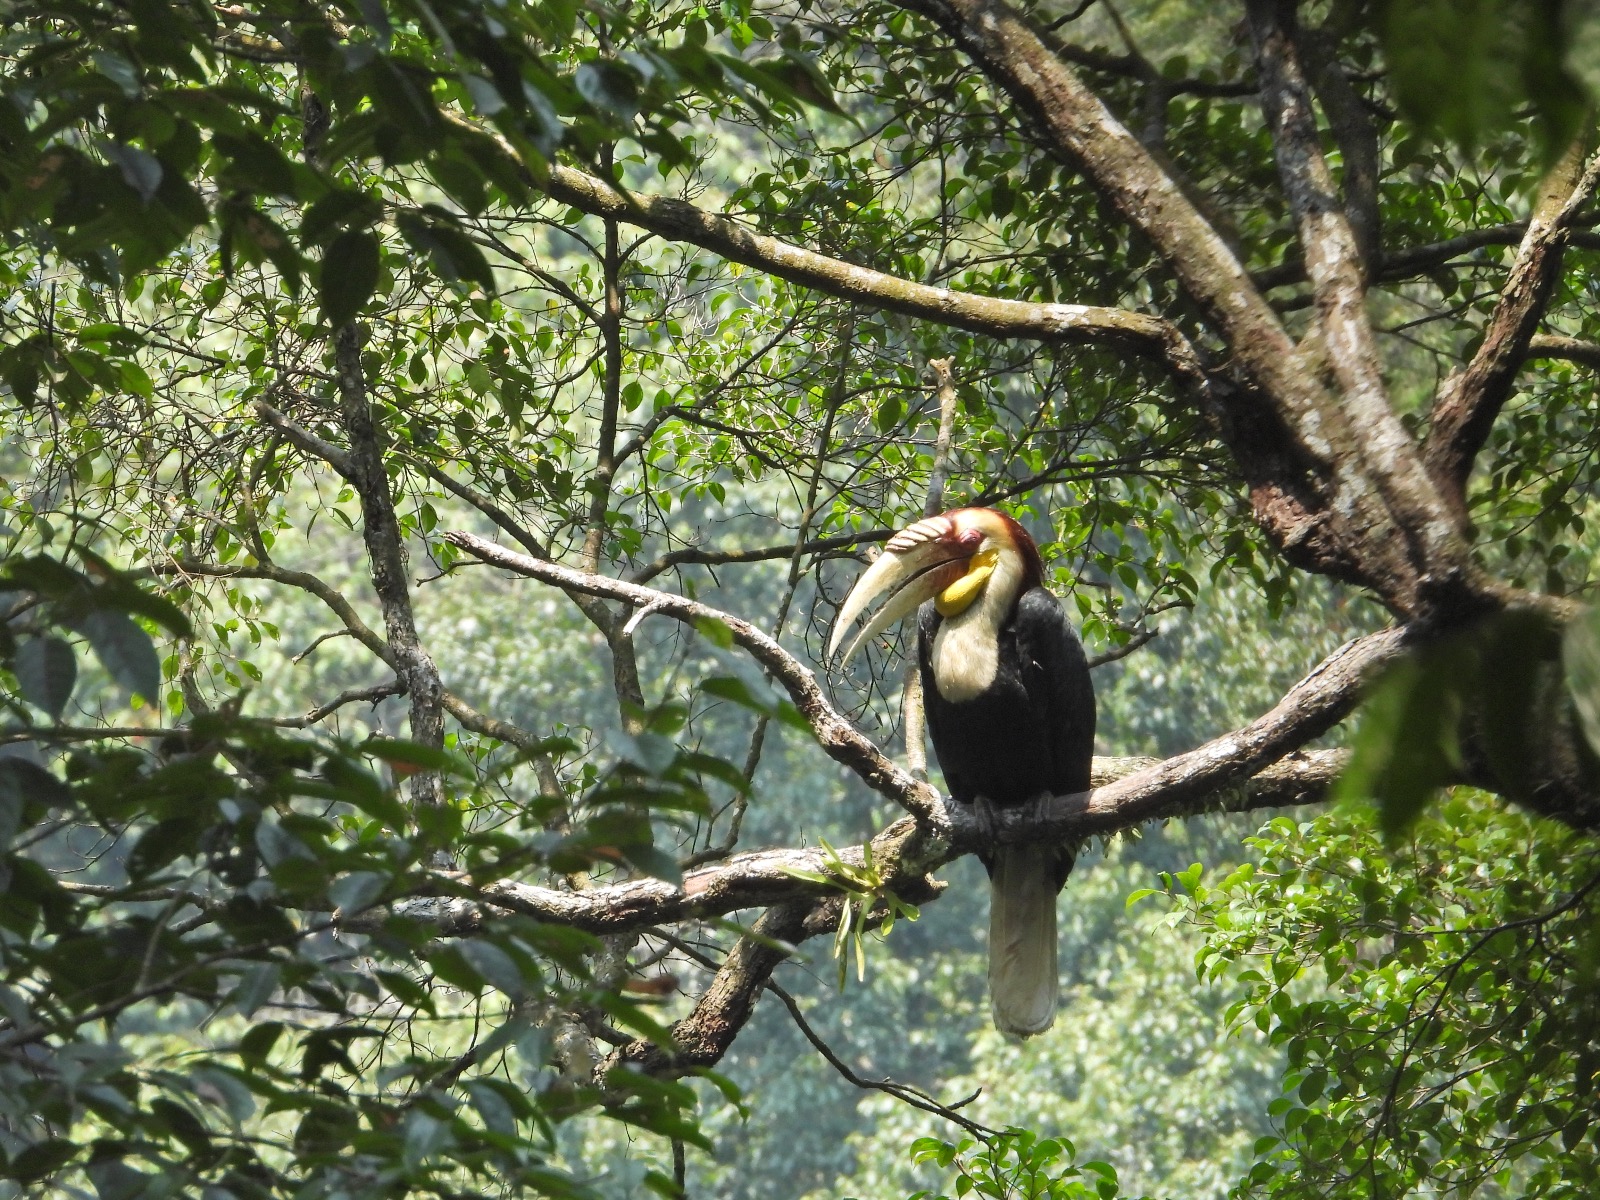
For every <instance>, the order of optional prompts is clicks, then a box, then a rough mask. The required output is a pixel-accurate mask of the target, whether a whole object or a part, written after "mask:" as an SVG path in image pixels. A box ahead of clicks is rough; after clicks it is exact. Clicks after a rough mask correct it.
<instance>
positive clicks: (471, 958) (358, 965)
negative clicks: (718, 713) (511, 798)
mask: <svg viewBox="0 0 1600 1200" xmlns="http://www.w3.org/2000/svg"><path fill="white" fill-rule="evenodd" d="M82 558H83V561H84V563H85V565H86V566H87V567H88V568H89V570H88V571H87V572H84V571H79V570H77V569H75V568H73V567H70V566H68V565H66V564H64V563H61V562H59V561H55V560H52V559H48V558H44V557H36V558H32V559H26V560H19V561H15V562H12V563H9V564H7V565H6V567H5V574H4V579H3V581H0V587H3V588H4V589H5V593H4V602H5V609H4V615H5V620H4V621H3V623H0V704H3V705H4V708H5V710H6V717H5V720H4V726H3V728H0V737H3V738H4V745H5V746H6V753H5V755H4V756H3V757H0V1179H9V1180H12V1181H15V1182H16V1183H18V1184H21V1185H25V1186H28V1187H44V1186H52V1185H55V1186H68V1187H78V1188H81V1187H83V1186H85V1185H87V1186H89V1187H92V1188H93V1190H94V1191H95V1193H96V1194H97V1195H98V1196H100V1197H101V1198H102V1200H135V1198H137V1197H151V1198H154V1197H157V1196H166V1195H173V1194H199V1193H200V1192H201V1191H202V1190H204V1191H205V1194H207V1195H210V1196H217V1197H230V1196H232V1197H239V1198H241V1200H243V1198H245V1197H267V1196H278V1195H286V1194H295V1195H300V1196H331V1195H338V1194H359V1195H392V1196H401V1195H407V1194H413V1193H420V1194H445V1193H450V1194H459V1189H460V1188H462V1187H467V1188H469V1190H474V1189H476V1188H481V1187H484V1186H501V1185H504V1186H509V1187H512V1188H517V1189H526V1191H527V1192H528V1193H530V1194H540V1195H586V1194H589V1193H588V1190H587V1185H586V1184H584V1183H583V1182H582V1181H581V1180H580V1179H579V1178H578V1177H576V1176H574V1175H572V1174H570V1173H569V1172H568V1171H567V1170H565V1169H563V1168H562V1167H561V1166H560V1165H559V1163H558V1156H557V1154H556V1152H555V1146H554V1130H555V1126H556V1125H557V1123H558V1122H560V1121H561V1120H563V1119H565V1118H567V1117H569V1116H572V1115H574V1114H576V1113H579V1112H582V1111H585V1110H591V1109H594V1108H595V1107H596V1106H599V1107H600V1108H602V1109H603V1110H604V1111H605V1112H606V1113H607V1114H608V1115H610V1116H612V1117H615V1118H617V1119H619V1120H622V1121H625V1122H628V1123H630V1124H632V1125H636V1126H638V1127H640V1128H643V1129H646V1130H649V1131H652V1132H654V1133H657V1134H659V1135H662V1136H668V1137H674V1138H679V1139H683V1140H688V1141H691V1142H694V1143H696V1144H704V1140H703V1138H702V1137H701V1136H700V1134H699V1133H698V1131H697V1128H696V1126H695V1125H694V1123H693V1121H692V1120H691V1119H690V1118H689V1117H688V1116H686V1113H687V1112H688V1111H690V1110H691V1109H692V1106H693V1104H694V1097H693V1094H692V1092H691V1091H690V1090H689V1089H688V1088H686V1087H685V1086H683V1085H681V1084H677V1083H672V1082H667V1081H657V1080H652V1079H649V1078H646V1077H643V1076H639V1075H637V1074H633V1073H628V1072H612V1074H611V1076H610V1077H609V1078H608V1079H607V1080H606V1081H605V1083H604V1086H599V1085H597V1084H596V1083H595V1082H594V1081H593V1080H592V1079H590V1078H588V1077H586V1076H583V1075H577V1076H574V1075H572V1074H571V1073H570V1072H568V1073H565V1074H563V1073H562V1072H561V1071H559V1070H557V1069H555V1067H554V1066H553V1065H552V1063H553V1059H552V1055H551V1049H550V1045H549V1040H550V1039H549V1037H548V1036H547V1032H546V1029H547V1027H548V1025H549V1023H550V1020H551V1018H552V1014H555V1013H559V1012H564V1011H583V1012H591V1013H594V1014H596V1015H597V1019H601V1020H604V1021H605V1022H607V1023H609V1024H611V1025H612V1026H614V1027H616V1028H619V1029H623V1030H626V1031H627V1032H628V1033H629V1034H630V1035H633V1036H642V1037H646V1038H655V1039H665V1038H666V1037H667V1032H666V1030H665V1029H664V1028H663V1027H662V1026H661V1025H660V1024H659V1022H658V1021H657V1020H656V1019H655V1018H653V1017H652V1016H651V1015H650V1013H649V1011H648V1009H647V1008H646V1007H644V1006H643V1005H642V1003H641V1002H640V1001H638V1000H635V999H632V998H627V997H624V996H623V995H621V994H620V993H619V992H617V991H616V990H615V989H614V987H611V986H602V985H601V984H600V983H598V982H597V981H596V980H595V978H594V977H593V975H592V973H591V969H590V963H591V961H592V955H593V953H594V951H595V950H596V949H597V946H598V943H597V941H596V939H594V938H592V937H590V936H588V935H585V934H582V933H579V932H577V931H575V930H572V929H567V928H561V927H554V926H549V925H544V924H540V923H538V922H535V921H533V920H530V919H526V918H521V917H514V916H505V917H499V918H487V919H484V920H482V921H481V922H479V923H478V924H477V925H476V926H475V927H473V928H472V929H471V930H470V931H469V932H466V933H460V931H457V932H458V934H459V936H455V937H441V936H440V934H441V929H440V927H439V925H438V923H437V920H434V919H430V917H429V910H428V908H427V901H428V899H429V898H430V897H432V898H449V897H452V896H454V897H458V898H461V897H471V896H473V895H475V894H476V893H477V891H478V889H480V888H481V887H482V886H483V885H484V884H486V883H489V882H492V881H494V880H496V879H498V878H502V877H505V876H507V875H509V874H511V873H513V872H521V871H524V870H527V869H529V868H531V867H535V866H538V865H540V864H543V863H546V862H556V863H562V864H565V867H566V869H569V870H572V869H594V868H595V865H596V864H597V863H598V864H602V865H603V864H604V863H605V862H606V861H607V860H608V859H612V858H616V859H623V860H626V861H632V862H636V863H649V864H657V860H659V859H661V858H662V857H663V856H661V855H660V854H659V852H656V851H654V850H653V849H652V843H651V833H650V823H651V822H650V815H649V814H650V812H651V811H653V810H656V809H660V808H662V807H663V806H665V807H667V808H671V809H675V810H686V811H689V812H697V811H699V807H700V804H699V801H698V800H697V799H696V798H697V797H699V798H700V799H703V797H704V792H703V787H704V783H703V780H702V776H703V774H704V770H705V769H706V765H707V764H706V763H705V762H703V761H699V760H696V761H694V762H686V761H684V760H683V759H682V757H681V755H679V754H677V753H676V752H672V751H671V747H670V743H667V742H666V741H665V739H664V738H663V737H662V736H661V734H660V733H659V732H658V731H656V732H648V733H646V734H643V735H641V737H640V738H639V739H635V742H634V743H633V745H632V746H631V748H630V758H631V759H632V760H634V761H631V762H629V763H625V764H621V765H619V767H617V768H616V769H613V770H611V771H609V772H606V773H605V774H604V776H603V778H602V779H601V780H600V781H599V782H598V783H597V786H596V787H595V788H594V789H592V794H590V795H589V796H587V797H586V798H585V800H584V801H583V803H582V804H581V805H580V806H579V807H580V809H581V811H580V812H579V813H577V814H574V815H573V816H572V817H571V818H570V819H563V820H560V821H557V820H554V819H553V818H554V817H555V816H556V813H555V811H554V810H555V809H556V808H557V807H559V805H560V803H561V802H560V801H559V800H556V799H549V800H545V801H542V802H535V803H532V804H529V805H527V806H525V809H524V811H523V812H522V813H521V814H520V816H521V820H520V822H519V821H517V820H510V819H504V818H502V819H499V820H496V821H492V822H481V821H478V822H475V821H473V820H470V819H469V817H468V814H469V813H471V812H472V811H473V810H474V807H475V806H474V803H473V801H474V798H475V797H476V798H481V797H479V795H478V792H477V790H476V789H477V785H476V783H475V782H474V780H473V775H472V770H471V767H470V765H469V764H468V763H467V762H466V761H465V760H464V759H462V758H460V757H459V756H458V755H456V754H454V753H453V752H441V751H437V750H431V749H429V748H427V747H423V746H419V745H415V744H412V743H407V742H400V741H385V740H380V739H369V740H368V741H366V742H363V743H361V744H357V745H352V744H344V743H339V742H334V741H330V740H313V739H311V738H308V737H304V736H299V735H295V736H289V735H286V734H285V733H284V732H283V731H281V730H279V729H275V728H273V727H271V726H270V725H266V724H262V723H257V722H253V721H249V720H244V719H241V718H239V717H237V716H234V715H230V714H228V713H225V712H222V711H220V710H219V711H218V712H215V713H212V714H210V715H202V716H196V717H194V718H193V719H192V720H191V721H190V722H189V723H188V724H187V725H185V726H183V727H181V728H180V729H177V730H168V731H157V732H159V733H160V737H159V745H157V746H156V747H155V748H154V752H151V751H150V750H147V749H144V748H141V747H140V745H139V742H140V741H141V740H144V741H147V742H156V741H157V740H158V739H157V738H156V737H155V736H152V737H151V738H149V739H140V738H137V737H131V736H130V737H123V738H120V739H117V740H85V741H79V740H78V738H79V736H80V734H81V731H78V730H74V729H72V728H71V727H67V726H62V725H60V724H58V723H57V720H58V718H59V717H60V716H61V714H62V713H63V711H64V710H65V709H66V708H67V706H68V704H69V703H70V702H71V701H72V699H73V696H74V691H75V680H76V679H77V675H78V670H77V658H78V656H79V654H80V653H81V652H82V650H83V648H84V647H85V644H86V645H87V648H89V649H91V650H92V651H93V653H94V654H95V656H96V657H97V659H98V660H99V663H100V665H101V666H102V667H103V668H104V669H105V671H106V672H107V673H108V674H109V675H110V676H111V677H112V678H113V679H114V680H115V681H117V682H118V683H120V684H121V685H122V686H123V688H124V689H125V690H126V691H128V692H132V693H135V694H138V695H141V696H151V695H153V694H155V693H156V692H157V691H158V684H159V679H160V676H159V666H160V664H159V658H158V657H157V652H156V649H155V647H154V645H153V643H152V639H151V636H150V633H149V632H148V631H147V629H146V627H145V625H144V624H143V622H145V621H149V622H151V623H153V624H159V625H160V626H164V627H165V628H166V629H167V630H168V631H169V632H172V633H174V634H178V635H182V634H185V633H187V631H188V624H187V622H186V620H185V619H184V618H183V616H182V614H181V613H180V612H179V611H178V610H177V609H176V608H174V607H173V606H172V605H171V604H170V602H168V601H167V600H165V599H163V598H161V597H158V596H155V595H152V594H151V593H149V592H147V591H145V590H143V589H142V588H140V587H139V586H137V585H136V584H135V583H133V582H131V581H130V580H129V579H128V578H127V577H126V576H124V575H122V574H120V573H118V572H116V571H115V570H113V569H112V568H111V567H110V565H109V564H107V563H106V562H105V561H104V560H102V559H99V558H98V557H96V556H94V555H92V554H83V555H82ZM139 711H141V712H143V711H148V710H139ZM136 715H137V714H136ZM61 738H67V739H70V740H71V741H72V742H73V744H76V745H77V746H78V748H76V749H73V750H71V751H70V752H68V753H64V754H56V753H54V752H47V751H46V750H45V749H44V748H45V747H49V746H52V745H55V744H57V741H58V739H61ZM663 747H665V750H666V751H667V753H666V756H665V758H664V759H662V760H661V761H656V758H654V757H652V756H653V755H656V753H657V752H658V751H662V750H663ZM375 768H379V769H382V768H387V774H388V776H389V778H385V777H384V776H383V774H381V773H380V771H379V770H375ZM416 770H437V771H441V772H443V773H445V774H446V776H447V777H448V778H449V779H450V781H451V784H450V787H448V788H447V795H448V796H449V797H450V799H449V800H448V801H447V802H446V803H444V804H442V805H439V806H435V807H423V808H415V807H408V806H406V805H405V804H403V803H402V802H401V800H400V799H399V797H398V794H397V792H396V790H395V787H394V784H393V777H394V776H403V775H404V774H406V773H408V772H412V771H416ZM726 773H727V772H726V770H723V771H722V772H721V774H726ZM441 856H446V857H448V858H449V859H450V860H451V862H452V864H453V865H454V866H455V867H456V868H457V869H456V870H441V869H440V868H439V865H438V864H439V863H440V861H441ZM666 865H667V866H668V867H669V868H670V867H672V864H670V861H669V862H668V863H667V864H666ZM672 869H675V868H672ZM358 915H361V916H363V920H362V922H361V923H360V928H361V929H362V931H363V932H362V933H360V934H355V933H351V932H348V931H346V930H344V929H342V928H341V925H342V923H343V922H345V921H348V920H349V919H350V918H352V917H355V916H358ZM474 1180H476V1181H477V1182H476V1184H474V1183H473V1182H472V1181H474ZM658 1182H660V1181H658ZM663 1186H666V1184H665V1183H663Z"/></svg>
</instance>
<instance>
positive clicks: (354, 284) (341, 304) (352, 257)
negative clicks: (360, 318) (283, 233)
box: [317, 229, 380, 329]
mask: <svg viewBox="0 0 1600 1200" xmlns="http://www.w3.org/2000/svg"><path fill="white" fill-rule="evenodd" d="M379 266H380V263H379V254H378V239H377V237H376V236H375V235H373V234H372V233H370V232H368V231H367V230H365V229H351V230H346V231H345V232H344V233H341V234H340V235H339V236H338V237H336V238H334V239H333V243H332V245H330V246H329V247H328V249H327V251H326V252H324V254H323V256H322V267H321V270H320V272H319V274H318V276H317V298H318V300H319V301H321V303H322V315H323V319H324V320H326V321H327V322H328V324H329V325H331V326H333V327H334V328H335V329H337V328H339V326H341V325H343V324H345V322H347V321H350V320H352V319H354V317H355V315H356V314H357V313H359V312H360V311H361V308H362V305H364V304H366V302H367V301H368V300H370V299H371V298H372V293H373V291H374V289H376V288H377V286H378V274H379Z"/></svg>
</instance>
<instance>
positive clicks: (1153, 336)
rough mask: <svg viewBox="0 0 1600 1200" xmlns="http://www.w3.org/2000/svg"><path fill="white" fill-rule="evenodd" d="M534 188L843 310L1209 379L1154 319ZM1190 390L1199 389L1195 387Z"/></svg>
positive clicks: (565, 184) (664, 204)
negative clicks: (1066, 346) (1062, 345)
mask: <svg viewBox="0 0 1600 1200" xmlns="http://www.w3.org/2000/svg"><path fill="white" fill-rule="evenodd" d="M457 121H458V123H460V124H463V125H467V126H468V127H469V128H471V129H472V131H473V133H474V134H476V135H478V136H483V137H492V138H494V139H495V140H496V141H497V142H498V144H499V145H500V148H501V149H502V150H503V151H504V152H505V153H506V154H508V155H510V156H511V157H513V158H515V157H517V156H516V151H515V150H514V149H513V148H512V147H511V146H510V145H509V144H507V143H506V142H505V141H504V140H503V139H500V138H499V137H498V136H497V135H495V134H493V133H492V132H491V131H488V130H485V129H483V128H481V127H480V126H478V125H475V124H472V123H470V122H466V121H462V120H460V119H459V118H458V119H457ZM528 182H529V183H530V185H531V186H533V187H535V188H537V189H538V190H540V191H542V192H544V193H545V194H546V195H548V196H550V197H551V198H552V199H554V200H558V201H560V202H561V203H563V204H568V205H571V206H572V207H573V208H576V209H578V210H579V211H580V212H585V213H588V214H590V215H591V216H597V217H601V218H603V219H605V220H610V221H621V222H624V223H626V224H629V225H633V226H635V227H637V228H639V229H644V230H647V231H649V232H650V233H654V234H657V235H658V236H660V237H665V238H669V239H671V240H673V241H679V242H687V243H689V244H690V245H694V246H699V247H700V248H701V249H703V250H709V251H711V252H712V253H713V254H717V255H720V256H721V257H723V258H725V259H727V260H729V261H730V262H737V263H742V264H744V265H745V266H748V267H754V268H756V269H757V270H760V271H765V272H767V273H768V274H771V275H776V276H777V277H778V278H780V279H786V280H788V281H789V282H791V283H798V284H800V285H801V286H803V287H808V288H811V289H813V290H815V291H819V292H823V293H825V294H827V295H830V296H837V297H839V298H840V299H843V300H854V301H857V302H859V303H861V304H865V305H867V306H869V307H872V308H881V309H887V310H888V311H890V312H898V313H902V314H904V315H906V316H911V317H922V318H924V319H926V320H930V321H936V322H938V323H940V324H942V325H950V326H954V327H955V328H958V329H966V330H969V331H970V332H973V333H983V334H989V335H990V336H993V337H1012V338H1038V339H1040V340H1043V341H1052V342H1068V343H1077V344H1082V345H1097V346H1111V347H1114V348H1119V349H1123V350H1126V351H1128V352H1130V353H1132V354H1136V355H1138V356H1140V357H1143V358H1147V359H1150V360H1152V361H1154V362H1156V363H1157V364H1159V365H1161V366H1163V367H1165V368H1166V369H1167V370H1168V371H1169V372H1171V373H1173V374H1174V375H1176V376H1178V377H1179V378H1180V379H1182V380H1185V381H1192V379H1193V377H1194V376H1195V375H1196V374H1203V372H1201V369H1200V366H1199V363H1198V361H1197V359H1196V357H1195V354H1194V350H1193V348H1192V347H1191V346H1190V345H1189V343H1188V340H1187V339H1186V338H1185V337H1184V336H1183V334H1182V333H1181V332H1180V331H1179V330H1178V328H1177V327H1176V326H1175V325H1173V324H1171V323H1170V322H1168V321H1165V320H1163V319H1162V318H1160V317H1152V316H1150V315H1148V314H1146V313H1138V312H1131V311H1128V310H1126V309H1119V308H1101V307H1096V306H1093V305H1084V304H1035V303H1029V302H1027V301H1022V300H1006V299H998V298H995V297H990V296H977V295H973V294H971V293H969V292H958V291H952V290H950V289H948V288H941V287H930V286H928V285H927V284H921V283H912V282H910V281H909V280H905V279H900V278H898V277H896V276H893V275H888V274H885V273H883V272H882V271H875V270H873V269H872V268H870V267H863V266H860V265H858V264H856V263H851V262H845V261H843V260H842V259H837V258H830V257H829V256H828V255H826V254H819V253H817V252H816V251H813V250H807V249H804V248H803V247H800V246H796V245H794V244H792V243H790V242H785V241H783V240H782V239H780V238H775V237H770V236H768V235H766V234H762V233H757V232H756V231H755V230H753V229H751V228H750V227H748V226H746V225H742V224H740V223H739V222H738V221H735V220H732V219H731V218H729V217H724V216H720V215H718V214H715V213H709V212H706V211H705V210H703V209H700V208H696V207H695V206H694V205H692V204H688V203H686V202H684V201H682V200H675V199H671V198H669V197H664V196H648V195H643V194H640V193H636V192H627V191H624V190H623V189H621V188H619V187H617V186H616V185H615V184H612V183H608V182H607V181H605V180H603V179H600V178H598V177H597V176H594V175H590V174H587V173H586V172H583V171H579V170H575V169H574V168H572V167H567V166H563V165H561V164H559V163H551V164H549V166H548V169H547V170H545V171H542V172H541V173H540V174H539V176H538V177H535V176H534V175H533V173H532V172H529V173H528ZM1186 386H1193V385H1192V382H1189V383H1186Z"/></svg>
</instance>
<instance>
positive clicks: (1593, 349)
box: [1527, 333, 1600, 370]
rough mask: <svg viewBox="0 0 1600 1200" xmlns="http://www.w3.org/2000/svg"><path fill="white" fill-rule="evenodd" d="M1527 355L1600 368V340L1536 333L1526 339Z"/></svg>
mask: <svg viewBox="0 0 1600 1200" xmlns="http://www.w3.org/2000/svg"><path fill="white" fill-rule="evenodd" d="M1527 357H1528V358H1530V359H1533V358H1554V359H1562V360H1565V361H1566V362H1571V363H1577V364H1578V365H1580V366H1584V367H1593V368H1595V369H1597V370H1600V342H1586V341H1584V340H1583V339H1582V338H1575V337H1565V336H1563V335H1561V334H1554V333H1536V334H1534V335H1533V337H1531V338H1529V339H1528V354H1527Z"/></svg>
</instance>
